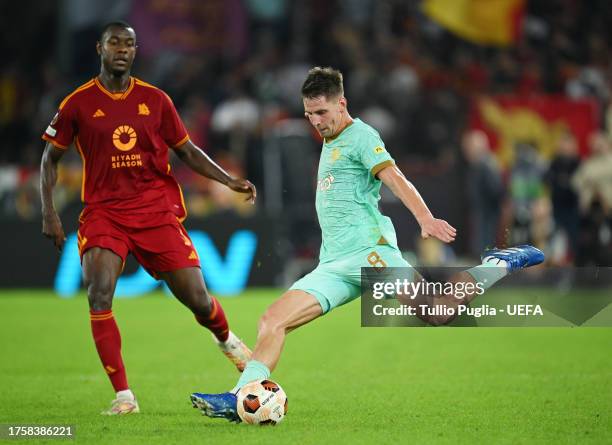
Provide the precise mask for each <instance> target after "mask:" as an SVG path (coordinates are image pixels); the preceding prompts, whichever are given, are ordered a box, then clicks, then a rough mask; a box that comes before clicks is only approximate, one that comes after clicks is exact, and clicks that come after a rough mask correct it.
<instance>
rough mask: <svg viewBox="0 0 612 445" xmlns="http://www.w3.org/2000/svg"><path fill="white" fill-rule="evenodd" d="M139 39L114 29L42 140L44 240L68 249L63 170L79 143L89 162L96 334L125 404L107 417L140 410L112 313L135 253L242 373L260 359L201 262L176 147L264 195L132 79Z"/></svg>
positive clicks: (84, 220)
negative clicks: (176, 166) (239, 333)
mask: <svg viewBox="0 0 612 445" xmlns="http://www.w3.org/2000/svg"><path fill="white" fill-rule="evenodd" d="M136 48H137V47H136V34H135V32H134V30H133V29H132V27H131V26H130V25H128V24H127V23H124V22H113V23H110V24H108V25H107V26H105V27H104V29H103V31H102V34H101V36H100V41H99V42H98V43H97V46H96V50H97V52H98V54H99V55H100V62H101V68H100V74H99V75H98V76H97V77H95V78H94V79H92V80H90V81H89V82H87V83H85V84H84V85H82V86H80V87H79V88H77V89H76V90H75V91H73V92H72V93H71V94H69V95H68V96H67V97H66V98H65V99H64V100H63V101H62V103H61V104H60V106H59V111H58V112H57V114H56V115H55V117H54V118H53V120H52V121H51V124H50V125H49V127H48V128H47V129H46V131H45V133H44V135H43V136H42V137H43V139H44V140H46V141H47V144H46V147H45V150H44V153H43V156H42V161H41V199H42V212H43V229H42V231H43V234H44V235H45V236H46V237H48V238H50V239H51V240H53V242H54V244H55V246H56V247H57V248H58V249H60V250H61V249H62V247H63V244H64V241H65V239H66V238H65V236H64V230H63V227H62V223H61V221H60V218H59V216H58V214H57V212H56V210H55V208H54V205H53V197H52V192H53V188H54V186H55V184H56V181H57V166H58V162H59V161H60V159H61V158H62V156H63V155H64V153H65V152H66V150H67V148H68V146H69V145H70V144H72V143H74V145H75V147H76V149H77V150H78V152H79V154H80V155H81V158H82V160H83V187H82V191H81V199H82V201H83V203H84V207H85V208H84V210H83V212H82V214H81V216H80V218H79V230H78V233H77V235H78V246H79V254H80V256H81V263H82V268H83V282H84V285H85V287H86V288H87V295H88V299H89V308H90V319H91V330H92V333H93V338H94V341H95V344H96V349H97V351H98V355H99V356H100V360H101V361H102V366H103V367H104V370H105V371H106V373H107V374H108V376H109V378H110V381H111V383H112V385H113V388H114V389H115V391H116V397H115V399H114V400H113V402H112V404H111V407H110V409H109V410H108V411H105V412H104V413H103V414H111V415H114V414H128V413H135V412H138V411H139V407H138V402H137V401H136V398H135V397H134V394H133V393H132V391H131V390H130V387H129V386H128V382H127V377H126V371H125V367H124V364H123V359H122V356H121V336H120V333H119V329H118V327H117V324H116V323H115V319H114V316H113V312H112V301H113V294H114V291H115V286H116V284H117V279H118V277H119V275H120V274H121V271H122V269H123V266H124V263H125V258H126V256H127V254H128V253H132V255H134V257H135V258H136V259H137V260H138V262H139V263H140V264H142V265H143V266H144V267H145V269H147V271H148V272H149V273H150V274H151V275H153V276H154V277H155V278H157V279H161V280H164V281H165V282H166V283H167V284H168V287H169V288H170V290H171V291H172V293H173V294H174V295H175V296H176V298H178V299H179V301H180V302H181V303H183V304H184V305H185V306H187V307H188V308H189V309H190V310H191V311H192V312H193V314H194V315H195V318H196V320H197V322H198V323H200V324H201V325H202V326H205V327H206V328H208V329H209V330H210V331H211V332H212V334H213V336H214V338H215V340H216V342H217V343H218V345H219V347H220V348H221V350H222V352H223V353H224V354H225V355H226V356H228V358H230V360H232V362H233V363H234V364H235V365H236V367H237V368H238V370H239V371H242V370H243V368H244V366H245V363H246V361H248V359H249V358H250V355H251V351H250V350H249V349H248V348H247V347H246V345H245V344H244V343H242V341H241V340H240V339H238V337H236V336H235V335H234V334H233V333H232V332H231V331H230V330H229V327H228V323H227V320H226V318H225V314H224V312H223V309H222V308H221V305H220V304H219V302H218V301H217V300H216V299H215V298H214V297H212V296H211V295H210V294H209V293H208V292H207V289H206V285H205V283H204V280H203V277H202V273H201V270H200V261H199V258H198V254H197V252H196V251H195V249H194V247H193V245H192V243H191V240H190V239H189V235H187V232H186V231H185V229H184V227H183V225H182V224H181V223H182V221H183V220H184V219H185V216H186V209H185V206H184V203H183V198H182V194H181V189H180V187H179V185H178V183H177V182H176V180H175V179H174V177H173V175H172V173H171V171H170V164H169V163H168V161H169V159H168V157H169V150H168V149H169V148H172V149H173V150H174V152H175V153H176V155H177V156H178V157H179V158H180V159H181V160H182V161H183V162H185V163H186V164H187V165H188V166H189V167H190V168H191V169H193V170H194V171H195V172H197V173H199V174H201V175H202V176H205V177H208V178H211V179H214V180H215V181H218V182H220V183H222V184H225V185H226V186H227V187H229V188H230V189H232V190H234V191H236V192H239V193H244V194H245V195H246V199H248V200H250V201H251V202H252V203H254V201H255V197H256V190H255V187H254V186H253V184H251V183H250V182H249V181H247V180H245V179H236V178H232V177H231V176H230V175H228V173H227V172H225V171H224V170H223V169H222V168H221V167H219V166H218V165H217V164H216V163H215V162H214V161H213V160H212V159H210V158H209V157H208V156H207V155H206V154H205V153H204V152H202V150H200V149H199V148H198V147H196V146H195V145H194V144H193V143H192V142H191V140H190V139H189V136H188V134H187V131H186V129H185V126H184V125H183V122H182V121H181V119H180V117H179V115H178V113H177V111H176V109H175V108H174V105H173V103H172V101H171V100H170V98H169V97H168V96H167V95H166V94H165V93H164V92H163V91H161V90H160V89H158V88H156V87H154V86H152V85H149V84H147V83H145V82H143V81H141V80H139V79H136V78H134V77H131V76H130V71H131V68H132V64H133V62H134V57H135V55H136Z"/></svg>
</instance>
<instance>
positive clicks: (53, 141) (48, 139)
mask: <svg viewBox="0 0 612 445" xmlns="http://www.w3.org/2000/svg"><path fill="white" fill-rule="evenodd" d="M42 139H43V140H45V141H47V142H50V143H51V144H53V145H54V146H55V147H57V148H59V149H61V150H66V149H67V148H68V146H67V145H62V144H60V143H59V142H57V141H56V140H55V139H53V138H51V136H47V135H46V134H43V135H42Z"/></svg>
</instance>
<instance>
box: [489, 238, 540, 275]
mask: <svg viewBox="0 0 612 445" xmlns="http://www.w3.org/2000/svg"><path fill="white" fill-rule="evenodd" d="M495 258H496V259H498V260H504V261H505V262H506V263H507V264H508V273H512V272H515V271H517V270H519V269H523V268H524V267H529V266H535V265H536V264H540V263H541V262H542V261H544V253H543V252H542V251H541V250H540V249H537V248H535V247H533V246H529V245H527V244H524V245H522V246H516V247H508V248H506V249H490V250H485V251H484V252H483V254H482V256H481V259H482V261H483V262H485V261H492V260H494V259H495Z"/></svg>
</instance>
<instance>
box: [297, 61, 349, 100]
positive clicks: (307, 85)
mask: <svg viewBox="0 0 612 445" xmlns="http://www.w3.org/2000/svg"><path fill="white" fill-rule="evenodd" d="M343 95H344V86H343V84H342V73H341V72H340V71H338V70H336V69H334V68H331V67H329V66H328V67H325V68H321V67H320V66H315V67H314V68H313V69H311V70H310V71H308V76H307V77H306V80H305V81H304V84H303V85H302V97H306V98H308V99H313V98H315V97H319V96H324V97H325V98H326V99H329V98H330V97H338V96H343Z"/></svg>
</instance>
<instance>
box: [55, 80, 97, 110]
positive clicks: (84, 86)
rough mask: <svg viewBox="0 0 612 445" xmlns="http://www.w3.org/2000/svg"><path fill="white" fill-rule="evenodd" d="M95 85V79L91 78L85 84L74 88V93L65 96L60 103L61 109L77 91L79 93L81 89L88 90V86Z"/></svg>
mask: <svg viewBox="0 0 612 445" xmlns="http://www.w3.org/2000/svg"><path fill="white" fill-rule="evenodd" d="M93 85H94V79H91V80H90V81H89V82H87V83H84V84H83V85H81V86H80V87H78V88H77V89H76V90H74V91H73V92H72V93H70V94H69V95H68V96H66V97H65V98H64V100H63V101H62V102H61V103H60V106H59V109H60V110H61V109H62V108H64V106H65V105H66V103H67V102H68V100H69V99H70V98H71V97H72V96H74V95H75V94H76V93H78V92H79V91H83V90H86V89H87V88H90V87H91V86H93Z"/></svg>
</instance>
